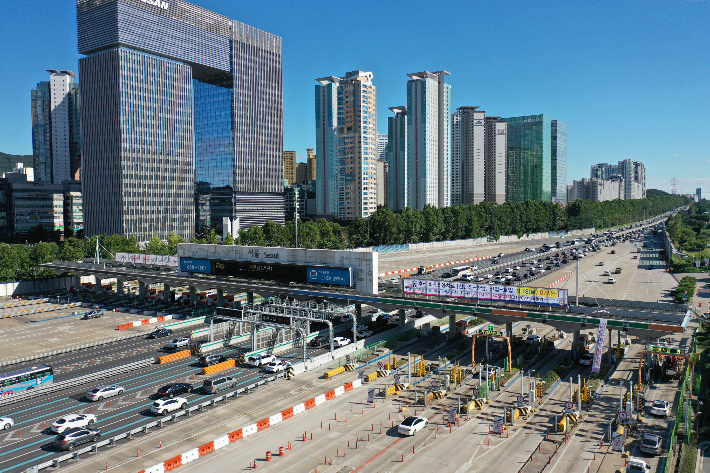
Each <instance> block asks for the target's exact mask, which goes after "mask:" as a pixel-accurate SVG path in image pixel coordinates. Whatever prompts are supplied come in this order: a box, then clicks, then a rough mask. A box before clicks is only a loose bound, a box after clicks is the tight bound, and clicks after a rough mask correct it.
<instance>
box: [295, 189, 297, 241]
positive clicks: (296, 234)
mask: <svg viewBox="0 0 710 473" xmlns="http://www.w3.org/2000/svg"><path fill="white" fill-rule="evenodd" d="M295 195H296V215H295V217H296V248H298V192H296V194H295Z"/></svg>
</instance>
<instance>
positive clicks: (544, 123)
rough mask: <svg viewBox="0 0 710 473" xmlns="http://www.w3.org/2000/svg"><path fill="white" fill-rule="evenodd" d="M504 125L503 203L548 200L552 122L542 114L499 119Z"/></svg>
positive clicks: (549, 192)
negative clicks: (505, 126) (504, 179)
mask: <svg viewBox="0 0 710 473" xmlns="http://www.w3.org/2000/svg"><path fill="white" fill-rule="evenodd" d="M502 120H503V121H505V122H506V123H507V124H508V163H507V167H508V170H507V188H506V200H508V201H509V202H523V201H526V200H537V201H543V202H549V201H550V199H551V197H552V150H551V147H552V143H551V142H552V123H551V120H550V118H549V117H546V116H545V115H529V116H524V117H513V118H503V119H502Z"/></svg>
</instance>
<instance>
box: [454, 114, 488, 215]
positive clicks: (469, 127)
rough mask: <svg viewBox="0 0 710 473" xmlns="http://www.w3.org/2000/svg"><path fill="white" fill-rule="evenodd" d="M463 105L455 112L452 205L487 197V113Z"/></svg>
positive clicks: (475, 201)
mask: <svg viewBox="0 0 710 473" xmlns="http://www.w3.org/2000/svg"><path fill="white" fill-rule="evenodd" d="M479 108H480V107H459V108H457V109H456V113H454V114H452V115H451V205H461V204H479V203H481V202H483V201H484V199H485V189H486V176H485V149H486V127H485V122H486V112H484V111H482V110H478V109H479Z"/></svg>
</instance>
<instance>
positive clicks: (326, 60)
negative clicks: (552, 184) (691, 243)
mask: <svg viewBox="0 0 710 473" xmlns="http://www.w3.org/2000/svg"><path fill="white" fill-rule="evenodd" d="M193 3H196V4H198V5H199V6H202V7H204V8H207V9H210V10H213V11H215V12H218V13H220V14H223V15H226V16H228V17H230V18H234V19H237V20H240V21H242V22H244V23H247V24H250V25H252V26H255V27H257V28H260V29H263V30H266V31H269V32H271V33H274V34H277V35H279V36H281V37H282V38H283V44H284V60H283V64H284V71H283V79H284V147H285V149H286V150H296V151H297V152H298V154H299V155H302V156H305V154H306V148H308V147H313V146H314V145H315V124H314V104H313V101H314V99H313V97H314V86H315V84H316V82H315V80H314V79H315V78H317V77H323V76H330V75H343V74H344V73H345V72H346V71H352V70H355V69H361V70H365V71H372V72H373V74H374V83H375V85H376V86H377V88H378V131H379V132H381V133H386V132H387V117H388V116H389V115H390V112H389V110H388V107H392V106H396V105H403V104H404V103H405V101H406V80H407V76H406V74H407V73H410V72H419V71H423V70H429V71H436V70H441V69H445V70H447V71H449V72H451V75H450V76H448V78H447V81H448V82H449V83H450V84H451V85H452V102H453V106H454V107H459V106H463V105H480V106H481V107H482V109H483V110H486V112H487V113H488V114H489V115H498V116H503V117H508V116H520V115H531V114H538V113H544V114H545V115H548V116H550V117H551V118H553V119H558V120H562V121H564V122H566V123H567V124H568V182H570V183H571V181H572V179H578V178H581V177H589V166H590V165H591V164H594V163H598V162H616V161H618V160H621V159H626V158H630V159H633V160H641V161H643V162H644V163H645V164H646V172H647V180H648V187H656V188H661V189H664V190H670V187H671V185H670V179H671V178H672V177H676V178H678V179H679V185H678V190H679V191H681V192H687V191H692V192H694V191H695V188H696V187H703V191H704V193H706V194H710V172H709V171H708V169H710V87H709V84H710V54H708V45H710V28H708V26H707V21H708V19H709V18H710V0H695V1H693V0H668V1H665V0H651V1H648V0H645V1H641V0H623V1H618V0H614V1H607V0H601V1H597V2H590V1H574V0H568V1H546V0H537V1H532V2H531V1H529V0H526V1H518V0H501V1H497V2H471V1H446V0H444V1H439V2H431V1H421V0H411V1H408V2H382V1H371V0H362V1H360V2H333V1H321V0H318V1H311V2H287V1H283V0H272V1H261V2H247V1H241V2H238V1H227V0H195V1H194V2H193ZM0 39H1V40H2V44H3V48H1V49H0V64H1V65H2V70H3V72H4V77H5V82H4V85H3V87H1V88H0V151H3V152H8V153H16V154H31V153H32V143H31V123H30V92H29V91H30V89H31V88H33V87H34V86H35V84H36V83H37V82H38V81H41V80H46V78H47V73H46V72H45V69H71V70H74V71H78V58H79V56H78V54H77V52H76V12H75V2H74V1H73V0H35V1H33V2H27V1H23V0H5V1H4V2H3V15H1V16H0ZM79 80H81V78H79Z"/></svg>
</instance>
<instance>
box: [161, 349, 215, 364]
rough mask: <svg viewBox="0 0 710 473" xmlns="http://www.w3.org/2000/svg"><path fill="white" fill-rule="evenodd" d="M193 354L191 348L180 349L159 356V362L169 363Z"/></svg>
mask: <svg viewBox="0 0 710 473" xmlns="http://www.w3.org/2000/svg"><path fill="white" fill-rule="evenodd" d="M191 354H192V353H191V352H190V350H183V351H178V352H175V353H171V354H169V355H165V356H159V357H158V363H168V362H170V361H175V360H179V359H180V358H187V357H188V356H190V355H191ZM215 366H216V365H215Z"/></svg>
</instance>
